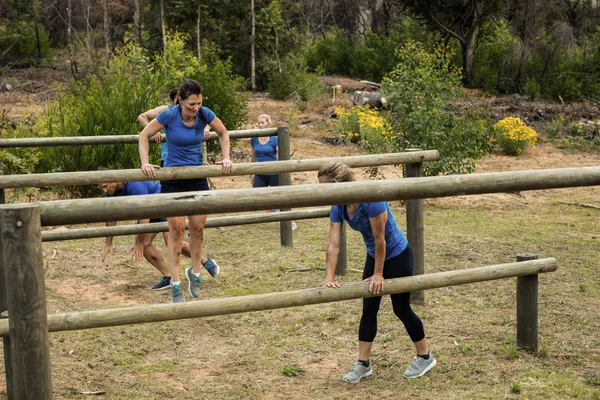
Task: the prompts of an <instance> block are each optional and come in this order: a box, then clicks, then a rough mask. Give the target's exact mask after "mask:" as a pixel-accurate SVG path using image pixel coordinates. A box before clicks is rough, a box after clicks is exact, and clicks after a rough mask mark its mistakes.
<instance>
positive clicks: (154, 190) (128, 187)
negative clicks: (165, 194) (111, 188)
mask: <svg viewBox="0 0 600 400" xmlns="http://www.w3.org/2000/svg"><path fill="white" fill-rule="evenodd" d="M159 193H160V185H159V184H158V183H156V182H154V181H144V182H123V189H121V190H116V191H115V194H113V196H135V195H140V194H159ZM106 196H108V193H107V194H106Z"/></svg>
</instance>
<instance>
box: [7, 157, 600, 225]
mask: <svg viewBox="0 0 600 400" xmlns="http://www.w3.org/2000/svg"><path fill="white" fill-rule="evenodd" d="M595 185H600V167H583V168H559V169H541V170H526V171H509V172H494V173H484V174H471V175H450V176H439V177H428V178H411V179H394V180H382V181H362V182H345V183H326V184H310V185H300V186H291V187H274V188H256V189H230V190H218V191H213V192H210V191H204V192H187V193H173V194H155V195H146V196H144V199H143V202H142V201H140V198H139V196H129V197H120V198H96V199H80V200H59V201H48V202H41V203H39V205H40V212H41V219H42V225H44V226H48V225H65V224H77V223H89V222H105V221H122V220H131V219H141V218H159V217H170V216H176V215H195V214H216V213H229V212H242V211H258V210H265V209H270V208H288V207H289V208H300V207H310V206H323V205H330V204H351V203H364V202H373V201H389V200H402V199H404V200H408V199H422V198H434V197H445V196H456V195H467V194H484V193H499V192H511V191H515V190H537V189H552V188H565V187H578V186H595ZM1 207H2V206H0V209H1Z"/></svg>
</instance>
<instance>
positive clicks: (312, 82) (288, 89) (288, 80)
mask: <svg viewBox="0 0 600 400" xmlns="http://www.w3.org/2000/svg"><path fill="white" fill-rule="evenodd" d="M326 89H327V87H326V86H325V85H324V84H323V83H322V82H321V81H320V79H319V78H318V77H317V75H316V74H314V73H312V72H308V67H307V66H306V63H305V60H304V59H303V57H302V55H295V54H289V55H288V56H287V57H286V58H285V62H284V63H283V66H282V70H281V72H280V71H279V70H274V71H273V72H272V73H271V75H270V76H269V86H268V90H269V94H270V95H271V97H273V98H274V99H277V100H285V99H288V98H289V97H291V96H292V95H293V94H297V95H298V97H299V98H300V100H302V101H309V100H311V99H313V98H314V97H316V96H319V95H321V94H323V93H324V92H325V90H326Z"/></svg>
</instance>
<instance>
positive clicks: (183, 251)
mask: <svg viewBox="0 0 600 400" xmlns="http://www.w3.org/2000/svg"><path fill="white" fill-rule="evenodd" d="M163 239H164V241H165V246H167V243H168V241H169V232H163ZM181 254H183V255H184V256H186V257H188V258H191V257H192V253H191V252H190V244H189V243H188V242H186V241H185V240H184V241H183V243H181ZM206 260H207V258H206V257H204V256H202V260H201V261H202V264H204V263H205V262H206Z"/></svg>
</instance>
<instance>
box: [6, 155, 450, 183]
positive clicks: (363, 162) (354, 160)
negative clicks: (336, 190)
mask: <svg viewBox="0 0 600 400" xmlns="http://www.w3.org/2000/svg"><path fill="white" fill-rule="evenodd" d="M437 159H439V153H438V151H437V150H429V151H423V152H419V153H412V154H410V155H409V154H406V153H388V154H372V155H367V156H352V157H330V158H316V159H307V160H291V161H272V162H261V163H256V162H253V163H239V164H233V169H232V171H231V173H230V174H229V175H227V176H235V175H255V174H273V173H284V172H302V171H318V170H319V168H321V166H323V165H324V164H326V163H328V162H331V161H337V162H342V163H344V164H347V165H348V166H350V167H352V168H360V167H370V166H374V165H394V164H404V163H407V162H418V161H435V160H437ZM217 176H223V172H222V169H221V166H220V165H201V166H195V167H173V168H161V169H159V170H157V171H156V180H173V179H193V178H212V177H217ZM150 180H154V178H153V179H151V178H148V177H147V176H146V175H144V173H143V172H142V170H141V169H139V168H137V169H126V170H114V171H83V172H56V173H49V174H23V175H5V176H0V189H5V188H23V187H46V186H71V185H97V184H98V183H107V182H139V181H150Z"/></svg>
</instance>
